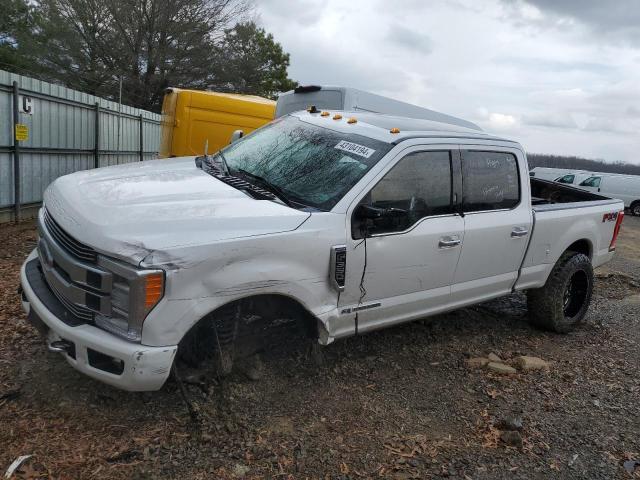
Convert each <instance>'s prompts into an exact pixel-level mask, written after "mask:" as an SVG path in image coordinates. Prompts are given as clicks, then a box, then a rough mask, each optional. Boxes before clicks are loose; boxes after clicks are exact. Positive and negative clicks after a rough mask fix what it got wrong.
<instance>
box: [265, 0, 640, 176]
mask: <svg viewBox="0 0 640 480" xmlns="http://www.w3.org/2000/svg"><path fill="white" fill-rule="evenodd" d="M256 7H257V17H258V18H257V20H258V22H259V23H260V24H261V25H262V26H263V27H264V28H266V29H267V30H268V31H269V32H271V33H273V35H274V36H275V38H276V40H277V41H278V42H280V43H281V44H282V45H283V47H284V49H285V50H286V51H287V52H289V53H290V54H291V67H290V69H289V72H290V76H291V78H293V79H294V80H297V81H298V82H300V83H302V84H332V85H341V86H351V87H356V88H360V89H363V90H368V91H372V92H375V93H379V94H382V95H387V96H390V97H393V98H397V99H399V100H404V101H407V102H411V103H415V104H417V105H421V106H425V107H428V108H433V109H435V110H439V111H442V112H445V113H449V114H452V115H457V116H460V117H463V118H465V119H468V120H471V121H474V122H477V123H478V124H480V125H481V126H482V127H483V128H484V129H485V130H487V131H489V132H492V133H499V134H501V135H504V136H508V137H509V138H514V139H516V140H518V141H520V142H521V143H522V144H523V145H524V147H525V148H526V149H527V150H528V151H529V152H536V153H557V154H566V155H578V156H584V157H589V158H603V159H605V160H608V161H617V160H622V161H627V162H632V163H636V164H640V0H611V1H606V0H527V1H523V0H486V1H485V0H451V1H445V0H436V1H425V0H398V1H389V0H350V1H344V0H335V1H334V0H329V1H326V2H323V1H320V0H257V1H256Z"/></svg>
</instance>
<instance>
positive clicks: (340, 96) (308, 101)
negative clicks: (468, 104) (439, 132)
mask: <svg viewBox="0 0 640 480" xmlns="http://www.w3.org/2000/svg"><path fill="white" fill-rule="evenodd" d="M311 106H315V107H316V108H317V109H318V110H346V111H354V112H357V111H363V112H373V113H383V114H387V115H397V116H401V117H409V118H417V119H422V120H431V121H434V122H441V123H448V124H450V125H457V126H459V127H465V128H472V129H474V130H479V131H482V129H481V128H480V127H479V126H478V125H476V124H475V123H472V122H469V121H467V120H463V119H461V118H457V117H454V116H451V115H447V114H445V113H440V112H436V111H434V110H429V109H428V108H422V107H418V106H416V105H411V104H410V103H405V102H401V101H399V100H394V99H392V98H387V97H383V96H381V95H376V94H374V93H369V92H365V91H362V90H358V89H355V88H346V87H334V86H326V85H323V86H320V85H307V86H300V87H297V88H295V89H294V90H290V91H288V92H285V93H283V94H282V95H280V96H279V97H278V103H277V105H276V118H278V117H282V116H283V115H287V114H288V113H291V112H297V111H299V110H306V109H307V108H309V107H311Z"/></svg>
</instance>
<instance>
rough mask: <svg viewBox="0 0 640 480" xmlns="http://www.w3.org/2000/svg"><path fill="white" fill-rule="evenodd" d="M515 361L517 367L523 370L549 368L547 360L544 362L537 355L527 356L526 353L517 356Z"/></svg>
mask: <svg viewBox="0 0 640 480" xmlns="http://www.w3.org/2000/svg"><path fill="white" fill-rule="evenodd" d="M515 362H516V365H517V367H518V368H519V369H520V370H522V371H523V372H530V371H532V370H548V369H549V362H546V361H544V360H543V359H541V358H539V357H529V356H526V355H522V356H520V357H517V358H516V360H515Z"/></svg>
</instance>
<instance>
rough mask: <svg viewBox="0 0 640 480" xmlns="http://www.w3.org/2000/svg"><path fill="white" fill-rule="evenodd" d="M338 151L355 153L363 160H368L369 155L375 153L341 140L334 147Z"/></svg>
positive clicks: (367, 148)
mask: <svg viewBox="0 0 640 480" xmlns="http://www.w3.org/2000/svg"><path fill="white" fill-rule="evenodd" d="M334 148H337V149H338V150H344V151H345V152H349V153H355V154H356V155H359V156H361V157H364V158H369V157H370V156H371V155H373V154H374V153H376V151H375V150H374V149H373V148H369V147H365V146H364V145H358V144H357V143H353V142H347V141H346V140H341V141H340V142H338V144H337V145H336V146H335V147H334Z"/></svg>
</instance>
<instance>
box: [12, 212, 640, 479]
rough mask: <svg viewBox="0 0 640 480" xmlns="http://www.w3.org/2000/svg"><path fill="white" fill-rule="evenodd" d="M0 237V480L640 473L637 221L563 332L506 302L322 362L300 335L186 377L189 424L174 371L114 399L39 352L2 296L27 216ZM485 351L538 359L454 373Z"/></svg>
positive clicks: (28, 232)
mask: <svg viewBox="0 0 640 480" xmlns="http://www.w3.org/2000/svg"><path fill="white" fill-rule="evenodd" d="M0 242H2V245H3V247H4V248H3V249H2V251H1V252H0V282H1V283H0V286H1V288H0V327H1V328H2V335H1V336H0V425H2V428H0V474H2V473H3V469H6V468H7V467H8V466H9V464H10V463H11V462H12V461H13V460H14V459H15V458H17V457H18V456H19V455H28V454H31V455H33V456H32V457H31V458H30V459H29V460H27V461H26V462H25V463H24V464H23V466H22V467H21V469H20V471H19V472H17V473H16V474H15V478H38V477H52V478H96V479H99V478H128V479H130V478H159V477H161V478H176V479H177V478H196V479H198V478H203V479H204V478H207V479H210V478H283V479H289V478H291V479H293V478H295V479H298V478H300V479H305V478H331V479H334V478H336V479H357V478H373V477H375V478H394V479H409V478H444V477H446V478H459V479H469V478H472V479H484V478H505V479H507V478H508V479H512V478H563V479H565V478H576V479H585V478H601V479H611V478H640V464H638V468H635V469H634V467H635V463H634V462H635V461H638V462H640V435H639V434H640V377H639V375H638V372H639V371H640V354H639V347H640V323H639V318H638V313H639V312H640V301H639V298H640V297H638V295H639V294H640V288H639V287H640V219H638V218H629V217H628V218H626V219H625V223H624V226H623V233H622V235H621V238H620V241H619V247H618V254H617V256H616V258H615V260H614V261H613V262H611V263H609V264H608V265H606V266H605V268H603V269H601V270H600V271H598V272H597V283H596V290H595V296H594V300H593V303H592V306H591V309H590V311H589V314H588V317H587V321H586V322H585V324H584V325H583V326H581V327H580V328H579V329H578V330H577V331H576V332H574V333H572V334H569V335H554V334H549V333H544V332H541V331H538V330H535V329H533V328H531V327H530V326H529V325H528V324H527V321H526V306H525V303H524V296H522V295H512V296H510V297H506V298H503V299H500V300H497V301H493V302H489V303H486V304H483V305H480V306H477V307H474V308H468V309H464V310H460V311H457V312H453V313H451V314H447V315H442V316H438V317H436V318H434V319H430V320H429V321H417V322H413V323H410V324H407V325H404V326H401V327H398V328H392V329H387V330H384V331H380V332H376V333H372V334H369V335H365V336H362V337H358V338H352V339H348V340H345V341H339V342H336V343H335V344H333V345H331V346H329V347H327V348H326V349H323V355H322V357H323V362H322V363H321V365H318V360H319V358H318V355H311V354H309V349H308V345H306V344H304V343H300V344H298V346H295V347H287V348H281V349H274V350H273V351H270V352H269V353H268V354H264V355H263V357H262V360H261V361H260V362H259V363H258V362H257V361H254V362H253V365H252V368H251V369H249V368H245V369H244V372H245V374H242V373H236V374H234V375H232V376H231V378H229V379H228V380H225V382H224V383H222V384H220V383H218V382H216V381H215V380H214V379H212V378H208V377H205V379H204V380H202V379H201V378H200V377H198V376H197V375H194V374H193V372H191V376H190V378H189V379H188V380H189V382H187V383H186V385H185V388H186V396H187V398H188V399H189V402H190V403H191V406H192V408H193V410H194V411H195V413H196V416H195V417H193V416H192V415H190V414H189V411H188V409H187V404H186V403H185V401H184V400H183V398H182V396H181V395H180V390H179V388H178V386H177V384H176V383H175V382H173V381H171V382H169V383H168V384H167V385H166V386H165V387H164V388H163V390H161V391H160V392H154V393H144V394H134V393H126V392H121V391H118V390H115V389H113V388H110V387H108V386H106V385H102V384H100V383H98V382H95V381H92V380H91V379H88V378H86V377H84V376H82V375H80V374H78V373H76V372H75V371H73V370H72V369H71V368H70V367H68V366H67V364H66V362H65V361H64V360H63V359H62V358H61V357H60V356H59V355H54V354H50V353H48V352H47V351H46V348H45V347H44V345H43V343H42V340H41V339H40V338H39V336H38V334H37V333H36V331H35V330H34V329H33V328H32V327H31V326H29V325H28V323H27V322H26V319H25V317H24V315H23V314H22V312H21V309H20V305H19V299H18V296H17V295H16V286H17V284H18V269H19V266H20V264H21V262H22V261H23V259H24V257H25V256H26V254H27V253H28V252H29V251H30V250H31V249H32V248H33V246H34V242H35V232H34V228H33V224H30V223H29V224H22V225H19V226H8V225H2V226H0ZM288 343H289V344H295V342H288ZM489 353H493V354H495V355H497V356H499V357H500V358H501V359H502V360H504V361H505V362H506V363H509V362H511V363H513V360H514V359H515V358H516V357H517V356H518V355H533V356H537V357H541V358H543V359H544V360H546V361H548V362H550V365H551V366H550V368H549V369H548V370H540V371H534V372H530V373H522V372H518V373H516V374H512V375H507V376H501V375H498V374H496V373H492V372H491V371H489V370H487V369H484V368H479V369H473V368H470V367H469V366H468V362H467V360H468V359H469V358H471V357H478V356H487V355H488V354H489ZM256 371H257V372H259V375H255V373H256ZM246 373H249V375H246ZM248 376H251V377H255V376H259V377H260V378H259V379H258V380H257V381H255V380H250V379H249V378H248ZM520 423H521V425H520ZM515 428H521V430H520V431H517V430H515V431H512V430H511V429H515Z"/></svg>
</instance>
